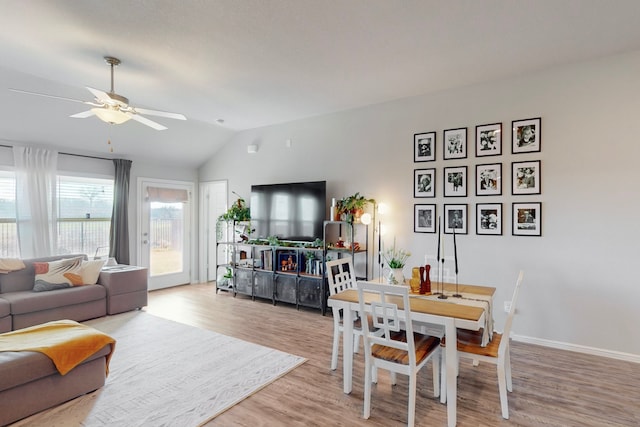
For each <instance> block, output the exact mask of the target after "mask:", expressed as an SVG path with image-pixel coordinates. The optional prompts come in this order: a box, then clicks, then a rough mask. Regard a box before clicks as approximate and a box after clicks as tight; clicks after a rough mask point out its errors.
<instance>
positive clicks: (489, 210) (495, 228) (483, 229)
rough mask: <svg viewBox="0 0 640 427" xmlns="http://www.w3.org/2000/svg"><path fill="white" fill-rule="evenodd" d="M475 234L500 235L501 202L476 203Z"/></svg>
mask: <svg viewBox="0 0 640 427" xmlns="http://www.w3.org/2000/svg"><path fill="white" fill-rule="evenodd" d="M476 234H477V235H479V236H502V203H476Z"/></svg>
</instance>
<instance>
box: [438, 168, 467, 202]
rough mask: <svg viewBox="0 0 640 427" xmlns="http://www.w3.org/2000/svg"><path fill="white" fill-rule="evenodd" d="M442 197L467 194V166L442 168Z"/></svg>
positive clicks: (464, 195)
mask: <svg viewBox="0 0 640 427" xmlns="http://www.w3.org/2000/svg"><path fill="white" fill-rule="evenodd" d="M443 178H444V185H443V187H444V197H466V196H467V167H466V166H455V167H449V168H444V170H443Z"/></svg>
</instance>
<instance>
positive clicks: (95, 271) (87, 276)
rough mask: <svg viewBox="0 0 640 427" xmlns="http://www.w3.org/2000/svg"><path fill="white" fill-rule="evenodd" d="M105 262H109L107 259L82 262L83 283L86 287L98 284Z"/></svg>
mask: <svg viewBox="0 0 640 427" xmlns="http://www.w3.org/2000/svg"><path fill="white" fill-rule="evenodd" d="M105 262H107V260H106V259H92V260H90V261H82V265H81V274H82V283H83V284H85V285H95V284H96V283H98V277H99V276H100V270H102V267H103V266H104V263H105Z"/></svg>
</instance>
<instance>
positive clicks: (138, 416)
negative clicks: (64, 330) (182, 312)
mask: <svg viewBox="0 0 640 427" xmlns="http://www.w3.org/2000/svg"><path fill="white" fill-rule="evenodd" d="M86 324H88V325H91V326H92V327H94V328H96V329H98V330H100V331H103V332H105V333H108V334H110V335H111V336H113V337H114V338H115V339H116V341H117V342H116V350H115V353H114V355H113V358H112V359H111V364H110V372H109V376H108V377H107V382H106V384H105V386H104V387H102V388H101V389H99V390H96V391H95V392H93V393H90V394H87V395H84V396H81V397H79V398H77V399H74V400H72V401H70V402H67V403H65V404H63V405H60V406H58V407H55V408H52V409H49V410H47V411H44V412H41V413H39V414H36V415H33V416H31V417H29V418H26V419H24V420H22V421H19V422H18V423H16V424H14V426H27V425H28V426H30V427H31V426H47V427H63V426H64V427H68V426H88V427H89V426H180V427H184V426H197V425H201V424H203V423H205V422H207V421H209V420H211V419H212V418H214V417H215V416H216V415H218V414H220V413H221V412H223V411H224V410H226V409H228V408H230V407H232V406H233V405H235V404H236V403H238V402H240V401H241V400H243V399H245V398H246V397H248V396H250V395H251V394H253V393H255V392H256V391H258V390H260V389H261V388H263V387H265V386H266V385H268V384H269V383H271V382H273V381H275V380H276V379H278V378H279V377H281V376H283V375H284V374H286V373H287V372H289V371H291V370H292V369H294V368H295V367H297V366H299V365H300V364H302V363H304V361H305V360H306V359H304V358H302V357H298V356H294V355H291V354H287V353H283V352H281V351H278V350H274V349H271V348H268V347H263V346H259V345H256V344H252V343H248V342H245V341H242V340H238V339H236V338H231V337H228V336H226V335H221V334H218V333H215V332H211V331H207V330H204V329H198V328H194V327H191V326H187V325H183V324H181V323H177V322H173V321H170V320H165V319H161V318H159V317H156V316H153V315H151V314H148V313H145V312H130V313H124V314H120V315H117V316H110V317H105V318H102V319H96V320H93V321H90V322H86Z"/></svg>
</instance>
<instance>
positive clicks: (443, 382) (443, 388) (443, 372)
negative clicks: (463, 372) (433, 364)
mask: <svg viewBox="0 0 640 427" xmlns="http://www.w3.org/2000/svg"><path fill="white" fill-rule="evenodd" d="M440 350H441V351H440V403H443V404H444V403H447V361H446V360H445V353H444V348H442V347H441V348H440Z"/></svg>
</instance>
